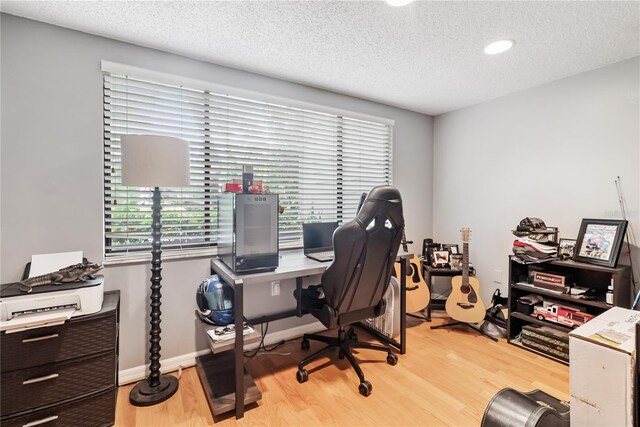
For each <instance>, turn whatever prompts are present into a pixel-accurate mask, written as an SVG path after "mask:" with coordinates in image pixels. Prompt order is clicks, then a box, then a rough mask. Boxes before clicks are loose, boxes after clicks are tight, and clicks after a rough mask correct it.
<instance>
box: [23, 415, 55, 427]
mask: <svg viewBox="0 0 640 427" xmlns="http://www.w3.org/2000/svg"><path fill="white" fill-rule="evenodd" d="M57 419H58V416H57V415H52V416H50V417H47V418H43V419H41V420H36V421H31V422H30V423H26V424H25V425H23V426H22V427H33V426H39V425H40V424H44V423H48V422H50V421H55V420H57Z"/></svg>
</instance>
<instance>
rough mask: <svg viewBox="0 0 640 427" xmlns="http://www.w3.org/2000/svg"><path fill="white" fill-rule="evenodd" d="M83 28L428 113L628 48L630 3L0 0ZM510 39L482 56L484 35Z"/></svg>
mask: <svg viewBox="0 0 640 427" xmlns="http://www.w3.org/2000/svg"><path fill="white" fill-rule="evenodd" d="M0 10H1V11H2V12H7V13H10V14H14V15H18V16H23V17H27V18H31V19H35V20H38V21H44V22H48V23H51V24H55V25H60V26H63V27H68V28H73V29H76V30H80V31H84V32H87V33H92V34H97V35H101V36H105V37H110V38H114V39H118V40H124V41H127V42H131V43H135V44H139V45H143V46H148V47H152V48H157V49H161V50H164V51H168V52H173V53H177V54H181V55H185V56H189V57H192V58H197V59H202V60H205V61H209V62H213V63H217V64H222V65H226V66H230V67H234V68H238V69H242V70H248V71H253V72H256V73H260V74H264V75H268V76H273V77H277V78H281V79H285V80H289V81H293V82H298V83H303V84H306V85H310V86H314V87H319V88H323V89H328V90H332V91H335V92H340V93H345V94H348V95H353V96H357V97H360V98H365V99H370V100H374V101H379V102H382V103H385V104H389V105H394V106H398V107H403V108H407V109H410V110H414V111H418V112H422V113H427V114H439V113H443V112H446V111H451V110H455V109H459V108H462V107H465V106H468V105H472V104H476V103H479V102H483V101H486V100H489V99H492V98H496V97H499V96H502V95H505V94H508V93H512V92H516V91H519V90H523V89H526V88H529V87H533V86H537V85H540V84H543V83H546V82H549V81H553V80H557V79H559V78H562V77H566V76H570V75H574V74H577V73H580V72H583V71H587V70H591V69H595V68H598V67H602V66H604V65H608V64H612V63H615V62H618V61H621V60H624V59H627V58H631V57H634V56H637V55H638V54H639V45H640V2H638V1H624V2H578V1H571V2H560V1H553V2H475V1H474V2H427V1H417V2H415V3H412V4H410V5H408V6H405V7H400V8H396V7H391V6H388V5H387V4H386V3H384V2H383V1H162V2H161V1H116V2H112V1H89V2H75V1H6V0H3V1H2V2H1V4H0ZM504 38H509V39H513V40H515V41H516V45H515V47H514V48H513V49H512V50H510V51H509V52H507V53H505V54H502V55H497V56H487V55H485V54H484V53H483V52H482V50H483V48H484V46H485V45H486V44H487V43H489V42H491V41H494V40H498V39H504Z"/></svg>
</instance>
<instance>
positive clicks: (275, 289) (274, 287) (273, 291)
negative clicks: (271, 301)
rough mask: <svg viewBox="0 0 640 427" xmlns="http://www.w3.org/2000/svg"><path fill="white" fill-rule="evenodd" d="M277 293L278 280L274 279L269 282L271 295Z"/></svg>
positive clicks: (278, 288) (275, 295)
mask: <svg viewBox="0 0 640 427" xmlns="http://www.w3.org/2000/svg"><path fill="white" fill-rule="evenodd" d="M278 295H280V281H279V280H274V281H273V282H271V296H272V297H277V296H278Z"/></svg>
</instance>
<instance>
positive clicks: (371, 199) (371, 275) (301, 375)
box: [296, 186, 404, 396]
mask: <svg viewBox="0 0 640 427" xmlns="http://www.w3.org/2000/svg"><path fill="white" fill-rule="evenodd" d="M403 229H404V217H403V215H402V199H401V197H400V193H399V192H398V190H397V189H396V188H394V187H391V186H379V187H375V188H373V189H372V190H371V191H370V192H369V194H368V196H367V198H366V199H365V200H364V202H363V204H362V207H361V208H360V210H359V211H358V214H357V216H356V218H355V219H354V220H352V221H349V222H347V223H345V224H343V225H341V226H340V227H338V228H337V229H336V231H335V232H334V234H333V250H334V254H335V255H334V260H333V262H332V263H331V265H329V267H328V268H327V270H326V271H325V273H324V274H323V275H322V281H321V283H320V285H317V286H310V287H308V288H306V289H303V290H302V292H301V295H300V297H299V298H300V303H301V305H302V308H303V309H306V310H308V311H309V312H310V313H311V314H312V315H313V316H315V317H316V318H318V319H319V320H320V321H321V322H322V323H323V324H324V325H325V326H326V327H327V328H329V329H333V328H338V337H337V338H332V337H326V336H322V335H315V334H313V335H310V334H305V335H304V337H303V339H302V349H304V350H308V349H309V340H310V339H312V340H317V341H322V342H325V343H327V344H328V346H327V347H325V348H323V349H322V350H320V351H318V352H317V353H315V354H313V355H311V356H309V357H307V358H305V359H304V360H303V361H301V362H300V364H299V365H298V372H297V375H296V376H297V379H298V382H300V383H304V382H306V381H307V380H308V379H309V373H308V372H307V371H306V370H305V369H304V367H305V366H306V365H308V364H309V363H311V362H313V361H314V360H316V359H318V358H320V357H321V356H323V355H324V354H326V353H328V352H330V351H332V350H333V349H336V348H337V349H338V356H339V357H340V358H341V359H342V358H344V357H346V358H347V360H348V361H349V362H350V363H351V366H353V369H354V370H355V371H356V373H357V374H358V377H360V386H359V388H358V390H359V391H360V394H362V395H363V396H368V395H369V394H370V393H371V390H372V386H371V383H370V382H369V381H367V380H365V378H364V374H363V372H362V369H360V366H359V365H358V362H357V361H356V359H355V358H354V356H353V354H352V351H351V350H352V349H353V348H368V349H372V350H379V351H385V352H386V353H387V362H388V363H389V364H390V365H395V364H396V363H397V362H398V357H397V356H396V355H395V354H393V353H392V352H391V348H390V347H388V346H384V345H377V344H370V343H366V342H359V341H357V339H358V338H357V336H356V334H355V332H354V331H353V328H349V330H348V331H345V328H346V327H347V326H349V325H351V324H352V323H355V322H358V321H361V320H365V319H368V318H370V317H377V316H379V315H382V314H384V311H385V303H384V301H383V295H384V293H385V291H386V290H387V286H389V279H390V278H391V272H392V271H393V263H394V262H395V259H396V255H397V254H398V248H399V246H400V240H401V239H402V231H403Z"/></svg>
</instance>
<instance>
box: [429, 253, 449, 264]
mask: <svg viewBox="0 0 640 427" xmlns="http://www.w3.org/2000/svg"><path fill="white" fill-rule="evenodd" d="M431 265H432V266H433V267H436V268H446V267H448V266H449V251H446V250H439V251H433V263H432V264H431Z"/></svg>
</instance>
